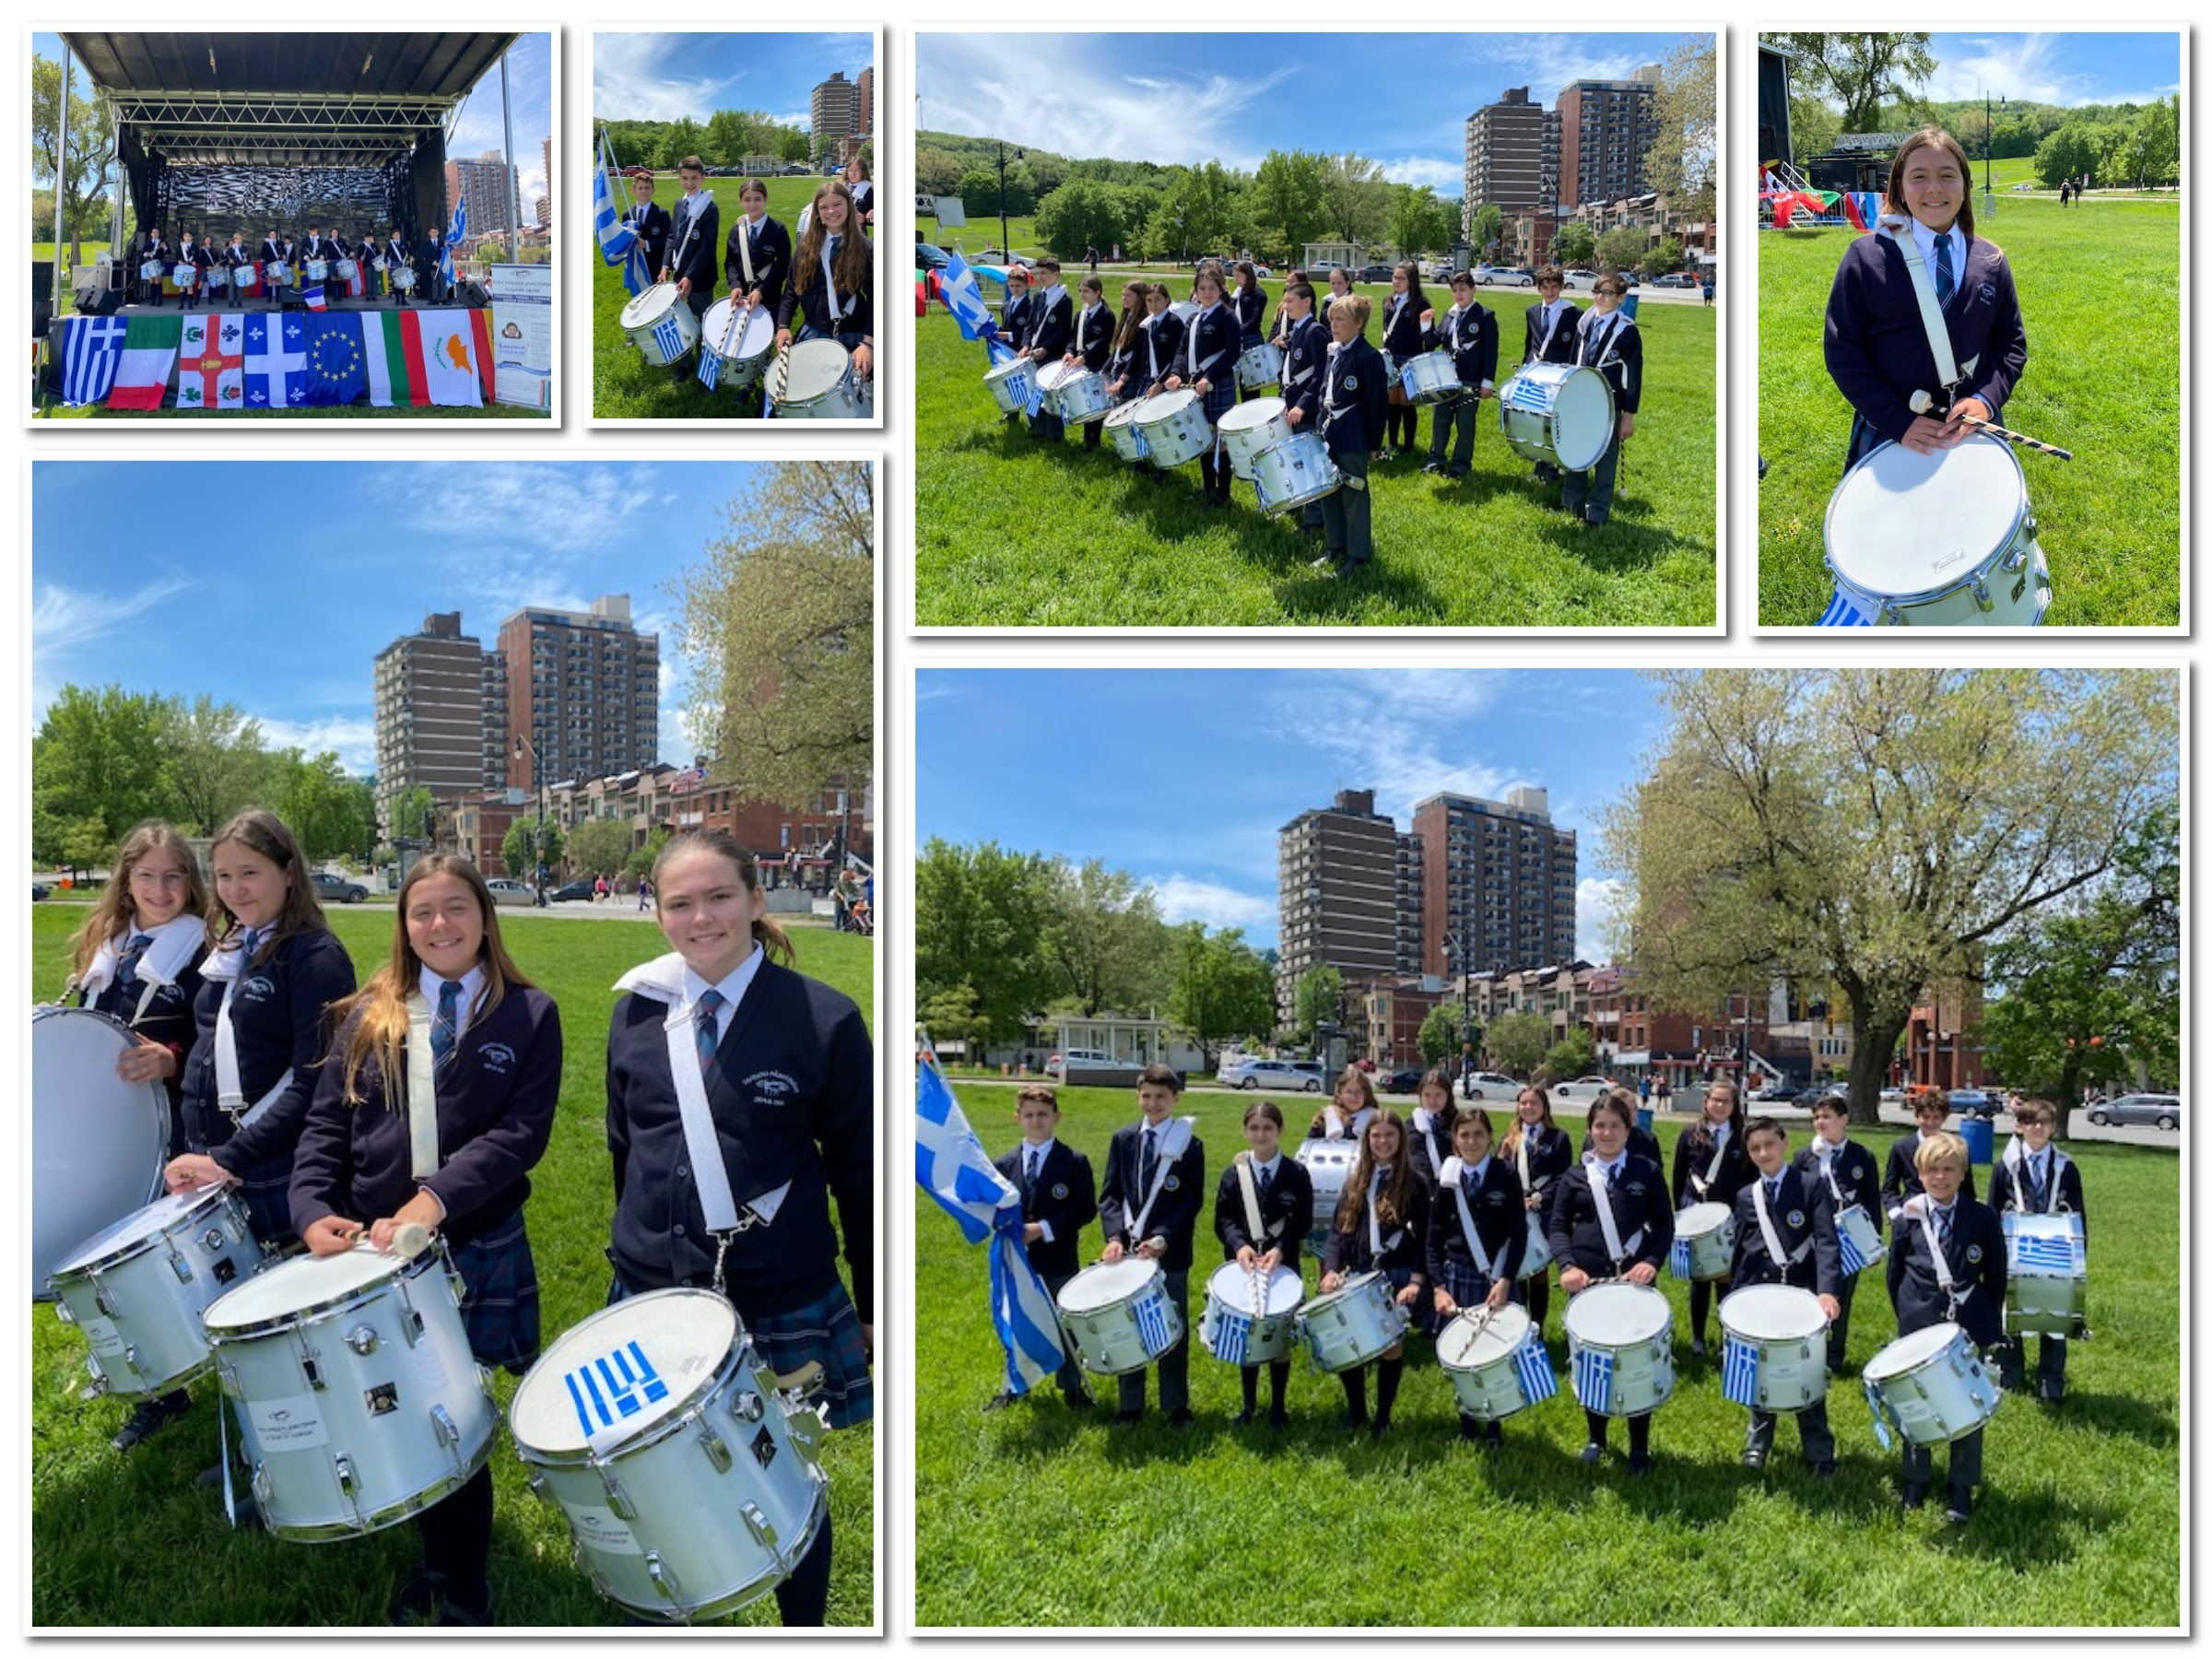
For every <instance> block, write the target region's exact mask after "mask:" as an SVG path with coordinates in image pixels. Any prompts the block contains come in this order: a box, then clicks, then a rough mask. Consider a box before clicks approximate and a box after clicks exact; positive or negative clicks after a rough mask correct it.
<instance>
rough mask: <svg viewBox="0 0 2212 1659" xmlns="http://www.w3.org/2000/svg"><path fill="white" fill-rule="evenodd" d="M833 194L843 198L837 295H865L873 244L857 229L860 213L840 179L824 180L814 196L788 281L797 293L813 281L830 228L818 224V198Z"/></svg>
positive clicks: (874, 259)
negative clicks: (811, 212)
mask: <svg viewBox="0 0 2212 1659" xmlns="http://www.w3.org/2000/svg"><path fill="white" fill-rule="evenodd" d="M830 194H836V195H841V196H842V197H844V198H845V228H844V229H842V230H840V231H839V232H838V235H840V236H841V237H842V238H843V239H844V240H843V241H841V242H839V243H838V244H837V269H836V271H835V272H833V273H832V275H834V276H835V277H836V278H837V291H838V293H839V294H840V295H851V294H865V293H866V292H868V283H869V280H870V278H871V277H872V276H873V274H874V265H875V263H876V252H875V244H874V243H873V242H871V241H869V240H868V233H867V232H866V231H865V230H864V229H861V224H860V209H859V208H858V207H856V206H853V192H852V191H851V190H850V189H848V188H847V187H846V184H845V182H844V181H843V180H842V179H825V180H823V181H822V183H821V187H820V188H819V189H818V190H817V191H816V192H815V193H814V213H813V215H812V216H811V217H810V218H808V219H807V221H806V235H804V236H802V237H801V238H799V253H798V257H797V258H796V259H795V260H794V261H793V263H792V271H791V279H792V281H793V283H794V285H796V288H797V290H798V291H799V292H800V293H802V294H803V293H805V292H806V285H807V284H808V283H810V282H812V281H813V280H814V274H815V272H816V271H818V269H820V268H821V263H822V240H823V239H824V238H825V237H827V236H828V235H829V234H830V228H829V227H828V226H827V225H825V224H824V223H823V222H822V198H823V197H824V196H826V195H830Z"/></svg>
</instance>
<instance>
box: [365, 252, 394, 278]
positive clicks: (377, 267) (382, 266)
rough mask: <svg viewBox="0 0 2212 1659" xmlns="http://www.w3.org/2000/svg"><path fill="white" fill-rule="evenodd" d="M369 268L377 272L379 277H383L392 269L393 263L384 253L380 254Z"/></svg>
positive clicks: (371, 262)
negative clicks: (384, 273) (383, 274)
mask: <svg viewBox="0 0 2212 1659" xmlns="http://www.w3.org/2000/svg"><path fill="white" fill-rule="evenodd" d="M369 268H370V269H371V270H372V271H375V272H377V273H378V274H379V275H382V273H383V272H385V271H388V270H390V269H391V268H392V262H391V261H390V260H388V259H386V258H385V257H384V256H383V255H382V253H379V254H378V255H377V256H376V257H375V258H374V259H372V260H371V261H370V262H369Z"/></svg>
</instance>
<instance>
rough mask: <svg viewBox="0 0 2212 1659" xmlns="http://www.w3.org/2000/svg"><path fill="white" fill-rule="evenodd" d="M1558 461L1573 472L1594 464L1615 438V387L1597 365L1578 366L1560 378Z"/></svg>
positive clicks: (1555, 412) (1555, 411)
mask: <svg viewBox="0 0 2212 1659" xmlns="http://www.w3.org/2000/svg"><path fill="white" fill-rule="evenodd" d="M1552 418H1553V430H1554V431H1555V432H1556V433H1557V434H1558V437H1559V465H1561V466H1564V467H1566V468H1567V469H1568V470H1569V471H1570V472H1580V471H1581V470H1582V469H1583V468H1584V467H1588V466H1595V465H1597V458H1598V457H1599V456H1600V455H1602V454H1604V453H1606V444H1608V443H1610V442H1611V441H1613V427H1614V425H1615V417H1614V414H1613V388H1612V387H1610V386H1608V385H1606V377H1605V376H1604V375H1602V374H1600V373H1598V371H1596V370H1594V369H1577V370H1575V371H1573V372H1572V373H1571V374H1569V375H1567V376H1565V377H1564V378H1563V379H1562V380H1561V381H1560V382H1559V394H1558V396H1557V397H1555V398H1554V399H1553V401H1552Z"/></svg>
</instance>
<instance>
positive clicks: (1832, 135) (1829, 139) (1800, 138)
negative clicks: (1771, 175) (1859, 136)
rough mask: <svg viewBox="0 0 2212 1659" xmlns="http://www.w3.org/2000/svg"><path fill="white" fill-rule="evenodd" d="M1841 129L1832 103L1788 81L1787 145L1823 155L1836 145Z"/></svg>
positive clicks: (1800, 153) (1799, 151)
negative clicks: (1788, 126)
mask: <svg viewBox="0 0 2212 1659" xmlns="http://www.w3.org/2000/svg"><path fill="white" fill-rule="evenodd" d="M1842 132H1843V123H1842V121H1841V119H1840V118H1839V117H1838V116H1837V114H1836V111H1835V106H1834V105H1833V104H1831V103H1830V102H1829V101H1828V100H1826V99H1825V98H1822V97H1821V96H1820V95H1819V94H1818V92H1815V91H1814V90H1813V89H1812V88H1810V87H1806V86H1800V85H1799V84H1798V83H1797V82H1795V81H1792V82H1791V83H1790V148H1791V150H1792V151H1793V152H1794V154H1795V155H1797V156H1798V157H1800V158H1803V157H1806V156H1824V155H1826V154H1827V153H1828V152H1829V151H1830V150H1831V149H1833V148H1835V147H1836V140H1837V138H1838V137H1840V136H1841V135H1842ZM1759 159H1760V160H1761V161H1762V162H1764V161H1770V160H1773V159H1776V158H1774V157H1771V156H1762V157H1760V158H1759Z"/></svg>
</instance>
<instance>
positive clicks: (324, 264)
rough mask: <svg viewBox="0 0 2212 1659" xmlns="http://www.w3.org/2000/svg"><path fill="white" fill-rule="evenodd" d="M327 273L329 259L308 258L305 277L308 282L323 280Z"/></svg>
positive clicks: (328, 272) (328, 270) (328, 273)
mask: <svg viewBox="0 0 2212 1659" xmlns="http://www.w3.org/2000/svg"><path fill="white" fill-rule="evenodd" d="M329 275H330V261H329V260H327V259H311V260H309V261H308V262H307V279H308V280H309V281H310V282H321V281H323V280H324V278H325V277H328V276H329Z"/></svg>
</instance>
